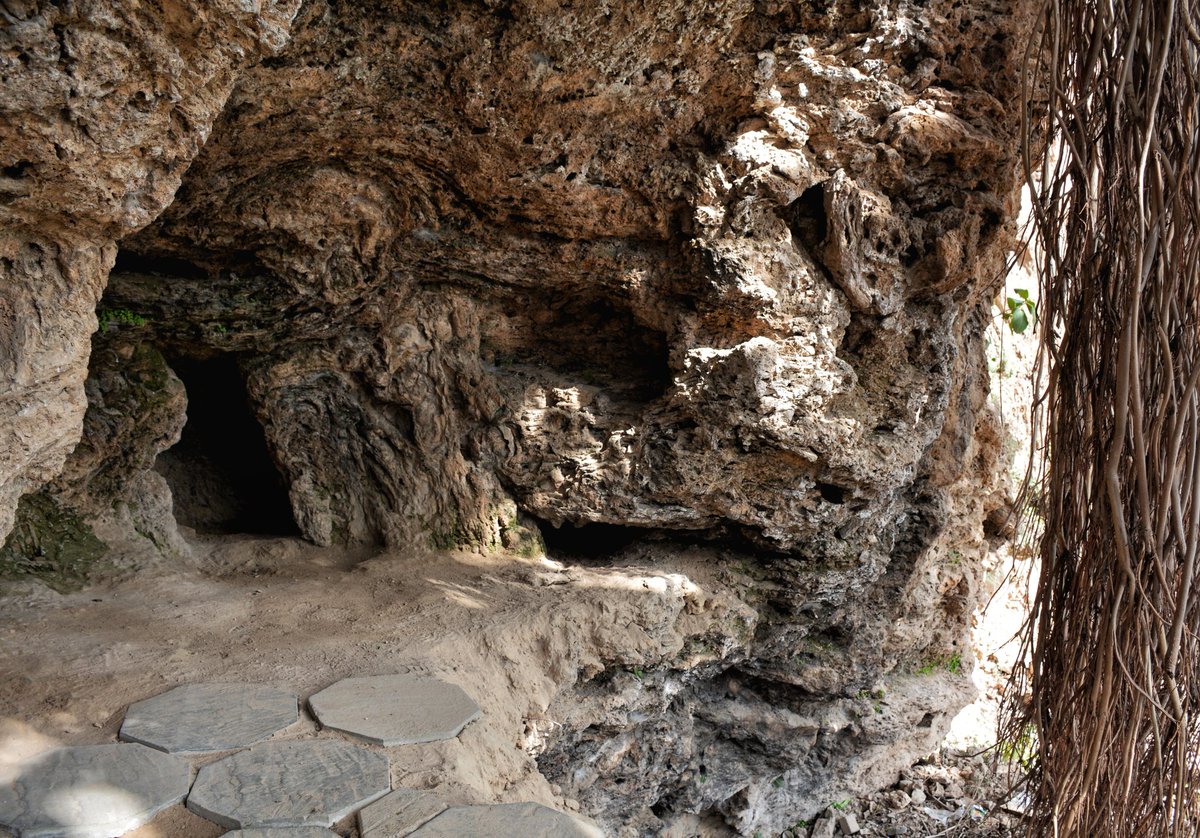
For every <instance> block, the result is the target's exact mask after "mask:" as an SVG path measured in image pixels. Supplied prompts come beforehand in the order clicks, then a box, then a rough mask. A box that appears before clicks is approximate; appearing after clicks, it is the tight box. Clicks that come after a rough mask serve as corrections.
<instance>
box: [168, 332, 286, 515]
mask: <svg viewBox="0 0 1200 838" xmlns="http://www.w3.org/2000/svg"><path fill="white" fill-rule="evenodd" d="M168 363H169V364H170V365H171V368H172V369H174V370H175V373H176V374H177V375H178V376H179V378H180V379H181V380H182V381H183V384H184V387H186V388H187V397H188V408H187V424H186V425H185V426H184V428H183V435H182V437H181V439H180V440H179V443H178V444H176V445H175V446H174V447H173V448H171V449H170V450H168V451H164V452H163V453H162V454H160V455H159V457H158V461H157V463H156V464H155V468H156V470H157V471H158V472H159V473H161V474H162V475H163V477H165V478H166V480H167V483H169V484H170V486H171V494H172V495H173V496H174V500H175V518H176V520H177V521H179V523H180V524H183V525H184V526H188V527H191V528H193V529H194V530H196V532H199V533H204V534H221V533H253V534H256V535H299V534H300V531H299V529H298V528H297V527H296V522H295V520H294V519H293V517H292V510H291V504H290V502H289V501H288V494H287V487H286V485H285V483H284V481H283V478H282V477H281V476H280V474H279V471H278V469H277V468H276V466H275V462H274V460H272V458H271V454H270V452H269V451H268V450H267V442H266V438H265V437H264V435H263V429H262V427H261V426H260V425H259V423H258V420H257V419H255V417H254V413H253V412H252V410H251V408H250V401H249V397H248V395H247V393H246V385H245V382H244V381H243V379H242V374H241V371H240V370H239V369H238V365H237V362H236V361H235V360H234V358H233V357H232V356H229V355H220V356H217V357H215V358H211V359H206V360H197V359H192V358H169V359H168Z"/></svg>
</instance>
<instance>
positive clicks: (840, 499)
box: [817, 483, 849, 503]
mask: <svg viewBox="0 0 1200 838" xmlns="http://www.w3.org/2000/svg"><path fill="white" fill-rule="evenodd" d="M817 491H818V492H820V493H821V498H822V499H823V500H825V501H828V502H829V503H845V502H846V492H847V491H849V490H848V489H846V487H844V486H838V485H837V484H835V483H818V484H817Z"/></svg>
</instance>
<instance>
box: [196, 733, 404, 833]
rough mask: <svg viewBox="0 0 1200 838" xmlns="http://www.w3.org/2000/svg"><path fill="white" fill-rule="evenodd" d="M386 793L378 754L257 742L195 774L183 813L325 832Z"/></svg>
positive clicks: (337, 746)
mask: <svg viewBox="0 0 1200 838" xmlns="http://www.w3.org/2000/svg"><path fill="white" fill-rule="evenodd" d="M390 789H391V778H390V775H389V772H388V760H387V757H386V756H384V755H383V754H378V753H375V752H373V751H369V750H367V749H366V748H363V747H360V746H358V745H352V744H351V743H349V742H343V741H339V740H335V739H315V740H306V741H298V742H264V743H263V744H261V745H255V746H254V747H253V748H251V749H250V750H248V751H242V752H240V753H237V754H234V755H233V756H230V757H226V758H225V759H223V760H221V761H219V762H214V763H212V764H211V765H206V766H204V767H203V768H201V769H200V774H199V776H197V777H196V784H195V785H194V786H193V787H192V793H191V794H190V795H188V799H187V807H188V808H189V809H191V810H192V811H193V812H195V813H196V814H198V815H200V816H202V817H205V818H208V819H209V820H211V821H216V822H217V823H219V824H221V825H222V826H228V827H231V828H235V829H236V828H241V827H250V826H332V825H333V823H334V822H335V821H338V820H341V819H342V818H344V817H346V815H349V814H350V813H352V812H355V811H357V810H358V809H360V808H362V807H363V806H365V805H367V804H368V803H370V802H371V801H373V800H376V799H378V798H380V797H383V795H385V794H387V793H388V791H389V790H390Z"/></svg>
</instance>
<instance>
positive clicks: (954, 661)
mask: <svg viewBox="0 0 1200 838" xmlns="http://www.w3.org/2000/svg"><path fill="white" fill-rule="evenodd" d="M962 668H963V666H962V655H960V654H959V653H958V652H955V653H954V654H952V655H947V656H946V657H944V658H930V659H929V660H927V661H925V663H924V664H922V665H921V668H920V669H918V670H917V674H918V675H932V674H933V673H934V672H935V671H936V670H938V669H944V670H945V671H947V672H949V673H950V674H951V675H960V674H962Z"/></svg>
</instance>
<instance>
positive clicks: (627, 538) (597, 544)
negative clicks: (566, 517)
mask: <svg viewBox="0 0 1200 838" xmlns="http://www.w3.org/2000/svg"><path fill="white" fill-rule="evenodd" d="M535 520H536V519H535ZM537 525H538V529H539V530H541V533H542V541H543V543H545V545H546V554H547V555H548V556H550V557H551V558H557V559H567V560H568V561H579V560H587V561H598V560H602V559H610V558H615V557H616V556H617V554H619V553H620V552H622V551H623V550H625V549H626V548H627V547H630V546H632V545H633V544H635V543H636V542H638V541H639V540H641V539H643V538H645V537H646V536H648V535H650V534H651V532H652V531H651V530H647V529H644V528H642V527H624V526H621V525H619V524H582V525H580V526H576V525H574V524H563V525H562V526H561V527H556V526H554V525H553V524H550V523H547V522H545V521H541V520H538V521H537Z"/></svg>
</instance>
